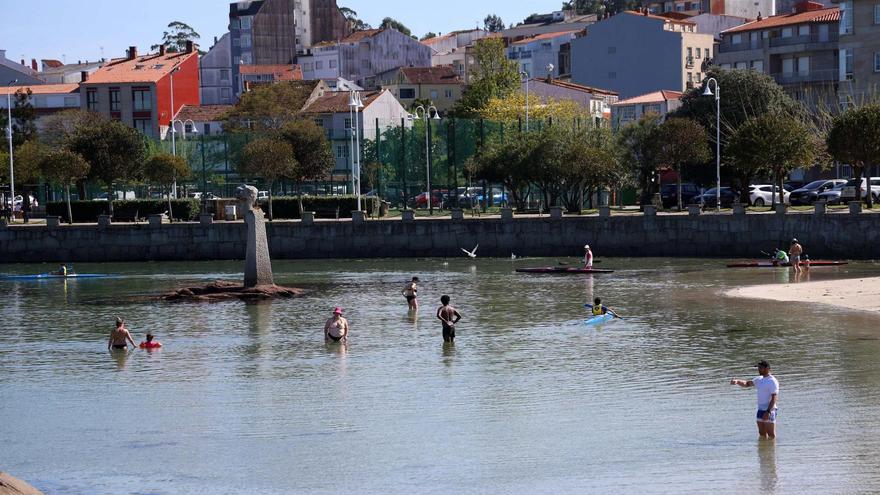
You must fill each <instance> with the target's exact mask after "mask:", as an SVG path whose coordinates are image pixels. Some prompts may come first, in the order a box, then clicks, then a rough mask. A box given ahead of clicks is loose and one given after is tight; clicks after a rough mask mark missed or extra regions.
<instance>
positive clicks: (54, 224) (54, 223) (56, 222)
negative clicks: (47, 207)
mask: <svg viewBox="0 0 880 495" xmlns="http://www.w3.org/2000/svg"><path fill="white" fill-rule="evenodd" d="M59 226H61V217H59V216H53V215H47V216H46V227H48V228H50V229H54V228H58V227H59Z"/></svg>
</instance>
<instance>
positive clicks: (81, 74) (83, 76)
mask: <svg viewBox="0 0 880 495" xmlns="http://www.w3.org/2000/svg"><path fill="white" fill-rule="evenodd" d="M79 80H80V82H86V81H88V80H89V71H87V70H83V71H80V72H79Z"/></svg>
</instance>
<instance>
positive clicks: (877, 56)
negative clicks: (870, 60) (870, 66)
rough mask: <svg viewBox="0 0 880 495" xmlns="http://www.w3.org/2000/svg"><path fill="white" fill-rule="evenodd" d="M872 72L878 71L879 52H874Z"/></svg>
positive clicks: (879, 66) (879, 64) (879, 63)
mask: <svg viewBox="0 0 880 495" xmlns="http://www.w3.org/2000/svg"><path fill="white" fill-rule="evenodd" d="M874 72H880V52H874Z"/></svg>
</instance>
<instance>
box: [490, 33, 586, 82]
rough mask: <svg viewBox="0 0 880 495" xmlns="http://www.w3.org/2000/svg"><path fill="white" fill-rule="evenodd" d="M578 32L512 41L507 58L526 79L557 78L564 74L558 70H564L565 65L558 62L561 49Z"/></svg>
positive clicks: (540, 35)
mask: <svg viewBox="0 0 880 495" xmlns="http://www.w3.org/2000/svg"><path fill="white" fill-rule="evenodd" d="M578 32H579V31H563V32H559V33H544V34H538V35H535V36H532V37H530V38H524V39H522V40H519V41H514V42H512V43H511V44H510V46H508V47H507V58H509V59H511V60H513V61H515V62H516V64H517V68H518V69H519V72H520V73H523V72H524V73H526V74H528V77H540V76H547V75H549V76H550V77H559V76H560V74H564V73H565V72H561V71H560V68H563V69H564V68H565V65H566V64H565V62H564V61H562V62H561V61H560V56H559V54H560V51H561V47H562V46H563V45H566V44H568V43H569V42H570V41H571V40H573V39H574V38H575V37H576V35H577V33H578ZM569 46H570V45H569ZM551 66H552V69H551V68H550V67H551Z"/></svg>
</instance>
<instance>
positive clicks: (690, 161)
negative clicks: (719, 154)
mask: <svg viewBox="0 0 880 495" xmlns="http://www.w3.org/2000/svg"><path fill="white" fill-rule="evenodd" d="M657 131H658V132H657V137H656V139H657V146H658V149H657V153H658V155H657V158H658V161H659V162H660V163H661V164H664V165H667V166H670V167H672V168H674V169H675V171H676V172H677V175H678V180H677V188H678V209H679V210H681V209H682V207H683V205H682V202H681V173H682V169H683V167H684V166H685V165H702V164H704V163H705V162H707V161H708V160H709V158H710V157H711V156H712V155H711V153H710V151H709V144H708V135H707V134H706V130H705V129H704V128H703V126H701V125H700V124H698V123H696V122H694V121H693V120H691V119H685V118H680V117H679V118H670V119H666V121H664V122H663V123H662V124H660V128H659V129H658V130H657Z"/></svg>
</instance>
